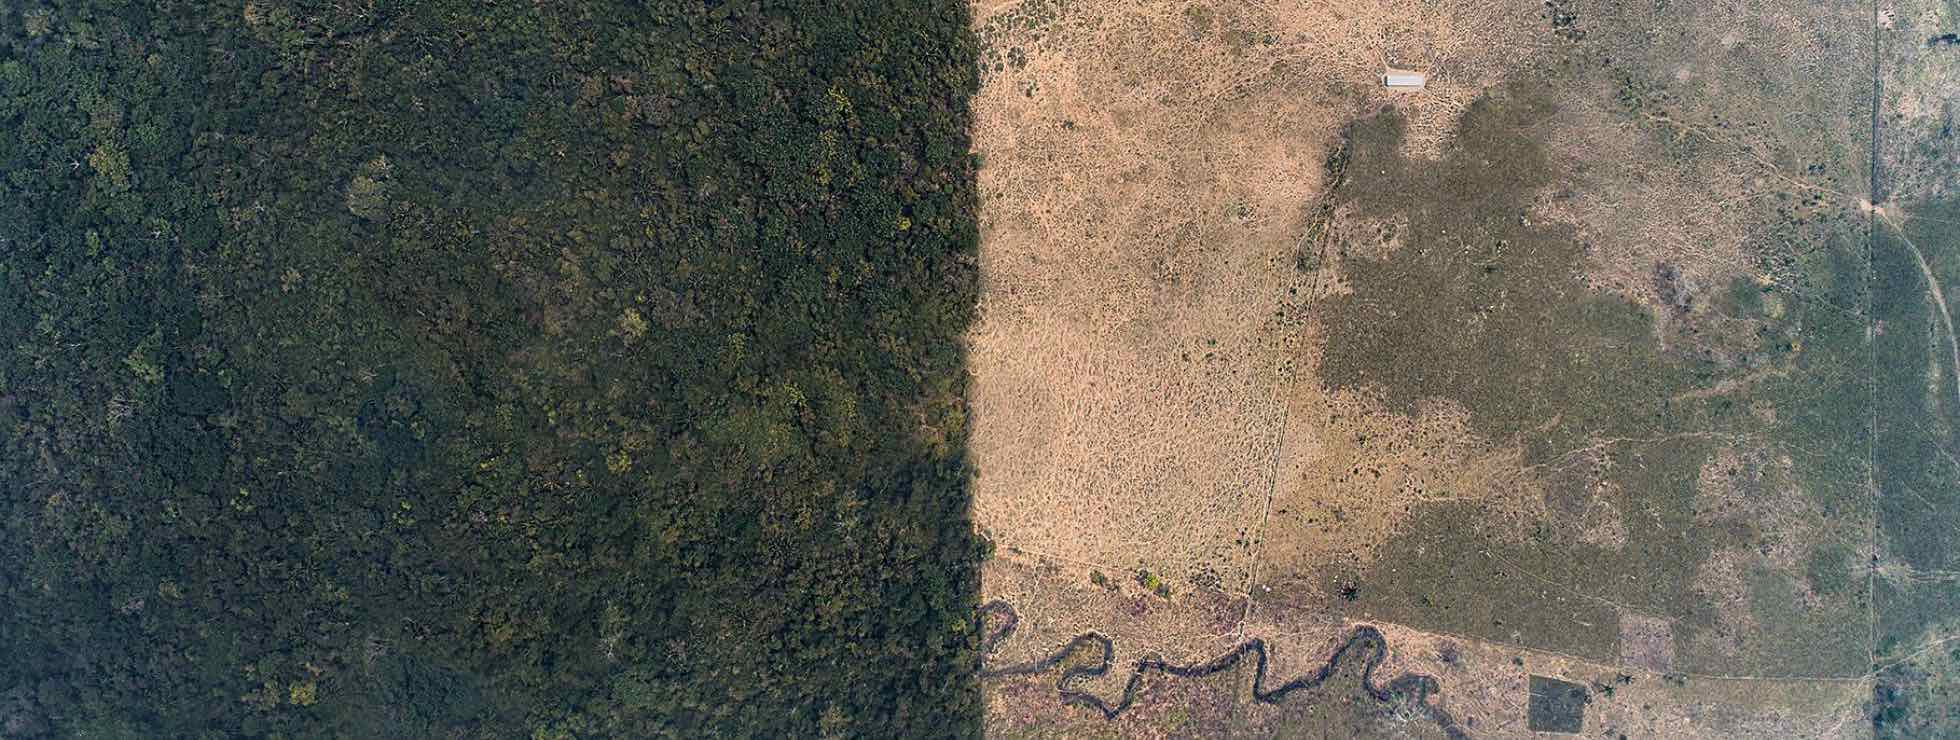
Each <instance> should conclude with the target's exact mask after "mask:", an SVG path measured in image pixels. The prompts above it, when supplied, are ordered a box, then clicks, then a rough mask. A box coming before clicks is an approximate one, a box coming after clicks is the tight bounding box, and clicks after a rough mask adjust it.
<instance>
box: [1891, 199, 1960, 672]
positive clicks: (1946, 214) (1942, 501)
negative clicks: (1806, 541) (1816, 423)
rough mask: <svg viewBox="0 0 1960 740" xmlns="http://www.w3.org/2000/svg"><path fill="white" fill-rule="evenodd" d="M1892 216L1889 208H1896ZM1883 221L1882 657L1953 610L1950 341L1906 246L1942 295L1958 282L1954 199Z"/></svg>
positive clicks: (1958, 494)
mask: <svg viewBox="0 0 1960 740" xmlns="http://www.w3.org/2000/svg"><path fill="white" fill-rule="evenodd" d="M1895 209H1896V207H1895ZM1897 210H1900V212H1899V213H1896V214H1894V215H1891V216H1889V217H1887V218H1882V219H1881V220H1880V221H1879V222H1878V223H1877V224H1876V227H1875V230H1874V239H1873V243H1872V296H1873V303H1872V313H1873V326H1874V337H1873V343H1874V345H1875V346H1874V353H1875V355H1876V363H1877V365H1876V367H1877V377H1876V382H1877V388H1876V390H1875V395H1876V399H1877V405H1876V408H1875V409H1874V416H1873V417H1872V421H1873V422H1874V425H1875V431H1876V432H1877V435H1878V436H1877V440H1876V445H1875V447H1874V450H1873V454H1874V456H1875V457H1874V463H1875V465H1876V468H1875V470H1874V471H1873V479H1874V483H1875V485H1876V486H1877V506H1878V515H1879V550H1878V554H1879V559H1880V565H1879V571H1878V572H1879V575H1880V578H1881V581H1880V584H1881V586H1882V588H1881V590H1880V598H1879V601H1878V609H1879V648H1880V652H1881V654H1883V653H1885V652H1887V649H1888V648H1896V647H1898V646H1901V645H1903V644H1905V643H1907V642H1909V641H1911V640H1913V639H1915V638H1917V637H1919V636H1920V635H1921V633H1922V632H1923V631H1924V630H1925V629H1926V628H1927V626H1928V625H1929V624H1932V623H1933V622H1935V621H1936V620H1938V619H1940V618H1941V617H1942V616H1944V615H1952V614H1956V613H1960V578H1956V577H1955V576H1954V575H1953V574H1954V573H1955V572H1956V571H1960V439H1956V434H1955V432H1956V429H1955V422H1956V413H1960V412H1957V411H1956V409H1955V408H1954V407H1953V405H1952V399H1953V398H1954V389H1953V385H1952V383H1953V380H1952V378H1953V377H1954V376H1953V369H1952V367H1951V365H1950V363H1951V360H1950V359H1949V358H1950V357H1951V355H1950V353H1949V352H1948V344H1947V342H1948V341H1949V337H1947V336H1945V332H1946V328H1945V326H1944V324H1943V322H1942V321H1940V320H1939V317H1938V315H1937V312H1938V310H1939V309H1938V307H1937V305H1936V304H1935V303H1934V302H1933V300H1932V294H1931V291H1930V290H1929V286H1928V285H1927V275H1926V272H1927V270H1922V268H1921V267H1920V265H1919V264H1918V261H1917V260H1916V259H1915V258H1914V256H1913V254H1912V252H1911V250H1910V249H1909V248H1908V247H1907V242H1908V241H1910V242H1911V243H1912V244H1913V245H1916V247H1917V248H1918V249H1919V250H1920V252H1921V254H1922V255H1923V257H1924V259H1925V261H1926V264H1927V267H1928V268H1929V269H1930V272H1931V273H1932V276H1933V278H1934V279H1935V280H1938V281H1940V282H1941V283H1942V284H1943V285H1944V287H1945V288H1947V289H1948V290H1947V291H1946V292H1947V294H1948V295H1951V294H1952V293H1953V291H1952V290H1951V289H1952V288H1953V287H1954V286H1956V285H1960V249H1956V248H1955V247H1956V245H1960V223H1956V222H1960V201H1947V202H1943V203H1928V204H1925V205H1921V206H1918V207H1914V208H1910V209H1897Z"/></svg>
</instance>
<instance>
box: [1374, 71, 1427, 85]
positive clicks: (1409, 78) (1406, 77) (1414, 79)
mask: <svg viewBox="0 0 1960 740" xmlns="http://www.w3.org/2000/svg"><path fill="white" fill-rule="evenodd" d="M1423 81H1424V80H1423V76H1422V73H1421V72H1402V71H1395V72H1384V73H1383V74H1382V84H1383V85H1386V86H1388V87H1405V88H1420V87H1422V85H1423Z"/></svg>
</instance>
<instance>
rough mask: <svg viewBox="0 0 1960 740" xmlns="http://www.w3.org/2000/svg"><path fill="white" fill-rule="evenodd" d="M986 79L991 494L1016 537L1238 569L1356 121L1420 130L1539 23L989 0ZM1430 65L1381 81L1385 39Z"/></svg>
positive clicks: (977, 433)
mask: <svg viewBox="0 0 1960 740" xmlns="http://www.w3.org/2000/svg"><path fill="white" fill-rule="evenodd" d="M976 12H977V14H978V17H977V18H976V21H977V23H978V25H979V30H980V33H981V36H982V40H983V43H985V44H986V46H987V48H988V49H989V50H990V55H991V57H992V58H994V59H995V60H997V67H998V68H997V69H994V70H992V71H990V72H989V73H988V75H987V77H986V82H985V85H984V86H983V89H982V91H981V94H980V96H979V98H978V99H977V100H976V101H975V112H976V122H975V147H976V150H977V152H978V154H979V155H980V156H981V158H982V162H983V167H982V169H981V182H980V185H981V192H982V214H981V217H982V245H983V246H982V250H981V260H982V274H983V275H984V281H985V289H984V295H983V297H982V306H981V309H982V319H981V321H980V323H979V326H978V328H977V329H976V330H975V331H974V333H973V335H972V342H971V347H972V351H971V362H970V365H971V369H972V372H973V375H974V384H973V390H972V401H973V408H974V425H975V426H974V436H973V453H974V457H975V461H976V463H977V464H978V467H979V468H980V470H981V476H980V478H979V480H978V482H977V483H976V486H975V494H974V496H975V503H974V510H975V516H976V518H977V519H978V521H979V523H980V525H981V527H982V528H983V529H984V530H985V531H986V532H987V534H988V535H989V536H991V537H993V538H994V539H995V540H996V542H998V543H1000V544H1002V545H1005V546H1010V547H1015V548H1020V549H1022V550H1024V551H1029V552H1041V553H1047V554H1050V555H1053V556H1056V557H1058V558H1065V559H1068V560H1071V561H1076V562H1084V563H1095V564H1099V565H1101V566H1103V567H1107V568H1110V569H1112V570H1125V571H1127V570H1133V569H1136V568H1146V569H1149V570H1151V571H1153V572H1159V573H1164V574H1167V575H1168V576H1170V577H1171V578H1172V579H1173V580H1174V581H1176V582H1179V583H1185V582H1190V581H1192V580H1195V581H1196V582H1200V583H1204V582H1211V583H1217V584H1221V585H1223V586H1225V587H1226V588H1228V589H1233V590H1242V589H1244V588H1245V584H1246V583H1247V582H1248V579H1249V578H1250V577H1251V575H1250V571H1251V568H1250V563H1249V559H1248V558H1249V547H1250V544H1251V541H1252V540H1253V539H1254V538H1256V537H1257V536H1258V535H1257V530H1258V528H1259V524H1260V522H1261V521H1262V520H1263V518H1264V516H1265V511H1266V509H1267V505H1268V497H1269V495H1270V493H1271V491H1272V489H1273V475H1274V473H1273V471H1274V455H1275V452H1276V448H1277V446H1278V445H1279V444H1281V442H1280V440H1281V436H1282V434H1281V432H1282V430H1283V428H1284V427H1285V425H1286V424H1287V422H1286V420H1285V418H1286V409H1285V403H1286V401H1285V398H1286V395H1285V394H1286V392H1287V391H1286V389H1287V388H1289V387H1292V386H1294V385H1296V383H1295V382H1294V377H1293V376H1294V375H1295V374H1297V373H1298V372H1300V371H1301V368H1298V367H1296V366H1295V365H1296V362H1295V357H1294V354H1295V351H1296V350H1297V348H1298V345H1299V343H1300V340H1301V335H1300V331H1299V325H1300V324H1299V321H1298V318H1297V317H1298V314H1299V310H1298V307H1299V306H1300V305H1301V304H1302V303H1303V302H1304V301H1306V300H1308V298H1309V296H1310V294H1311V293H1312V292H1313V291H1314V290H1315V289H1316V285H1315V284H1314V281H1312V280H1311V279H1310V278H1311V277H1312V275H1310V274H1307V273H1304V272H1302V271H1300V270H1298V269H1295V262H1296V256H1297V254H1298V250H1299V249H1300V247H1301V245H1300V239H1301V232H1302V230H1303V227H1304V226H1305V224H1306V222H1307V219H1308V218H1309V216H1310V215H1311V212H1312V208H1313V205H1314V203H1315V201H1316V199H1317V198H1318V197H1319V196H1320V195H1321V194H1322V193H1323V192H1324V190H1325V188H1326V183H1324V182H1322V179H1323V176H1324V173H1325V162H1326V159H1327V157H1328V155H1329V154H1330V152H1331V147H1332V146H1333V145H1334V143H1335V142H1336V140H1337V138H1338V134H1339V131H1340V128H1341V126H1342V125H1343V124H1344V123H1345V122H1346V121H1348V120H1350V119H1351V118H1353V117H1355V116H1356V115H1358V114H1360V113H1363V112H1365V111H1368V110H1371V109H1374V108H1376V107H1379V106H1382V105H1387V104H1391V103H1393V104H1396V105H1400V106H1403V107H1404V108H1405V109H1406V111H1407V114H1408V115H1409V116H1410V118H1411V121H1412V131H1413V134H1412V136H1411V137H1410V141H1409V148H1410V151H1411V152H1412V153H1413V154H1416V155H1419V156H1422V155H1433V154H1434V152H1435V151H1436V149H1437V148H1438V147H1439V146H1440V144H1441V140H1442V139H1443V137H1444V136H1445V135H1446V134H1447V132H1448V129H1449V126H1450V124H1451V122H1452V121H1453V120H1454V119H1455V117H1456V116H1457V115H1458V114H1459V112H1460V111H1461V110H1462V108H1463V107H1464V106H1466V105H1467V104H1468V102H1469V101H1470V100H1471V99H1473V98H1474V97H1475V96H1476V95H1477V94H1478V93H1479V92H1481V91H1482V90H1483V89H1484V88H1485V87H1487V86H1489V85H1491V84H1494V83H1495V82H1496V81H1497V80H1498V79H1499V78H1500V77H1501V76H1502V74H1503V72H1504V70H1505V65H1506V64H1508V63H1510V62H1511V61H1513V60H1515V59H1516V58H1518V56H1519V50H1520V49H1524V48H1526V47H1527V46H1528V45H1529V44H1531V43H1535V42H1533V41H1531V39H1532V36H1531V35H1530V33H1529V28H1528V26H1529V25H1530V24H1531V23H1533V22H1534V20H1535V13H1536V12H1537V6H1536V5H1534V4H1532V3H1529V2H1516V1H1512V2H1500V3H1471V2H1443V3H1435V4H1424V5H1423V6H1420V8H1416V7H1402V6H1392V5H1390V4H1386V3H1342V4H1338V5H1336V4H1306V5H1300V4H1293V3H1220V4H1216V5H1211V4H1204V3H1135V2H1070V3H1051V2H1047V0H1030V1H1029V2H1026V3H1016V4H1004V5H986V6H982V7H980V8H978V9H977V11H976ZM1384 59H1387V60H1390V61H1392V62H1393V63H1395V64H1398V65H1405V66H1416V67H1422V68H1425V69H1427V70H1429V72H1430V74H1431V85H1430V87H1429V90H1428V92H1427V93H1426V94H1424V95H1422V96H1420V97H1409V96H1399V95H1393V94H1390V93H1387V92H1385V91H1382V90H1381V89H1380V86H1379V84H1378V81H1377V80H1376V75H1378V74H1379V73H1380V71H1381V67H1382V64H1383V60H1384Z"/></svg>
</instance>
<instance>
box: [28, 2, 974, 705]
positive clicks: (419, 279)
mask: <svg viewBox="0 0 1960 740" xmlns="http://www.w3.org/2000/svg"><path fill="white" fill-rule="evenodd" d="M965 14H966V11H965V8H964V4H963V3H961V2H958V0H875V1H874V0H848V1H845V2H818V1H817V0H749V1H746V2H741V1H737V2H712V1H709V0H641V1H633V0H536V1H535V2H485V1H483V0H415V1H409V0H337V1H335V2H325V1H322V0H217V1H216V2H205V1H203V0H195V1H194V0H143V1H138V0H13V1H12V2H8V3H6V4H4V5H0V175H4V177H0V255H4V259H0V352H4V354H3V355H0V482H4V486H3V487H0V604H3V605H4V608H0V736H6V737H39V736H88V737H231V736H239V735H250V736H286V737H317V736H348V737H519V736H531V737H536V738H556V737H593V736H641V737H644V736H663V735H667V736H671V735H688V736H698V735H704V734H712V735H765V736H812V735H823V736H836V735H846V734H848V735H875V736H908V737H916V736H942V735H971V734H975V733H977V731H978V724H977V723H978V716H979V702H978V693H977V687H976V685H975V684H974V682H973V679H972V673H973V671H974V669H975V667H976V664H977V656H976V648H977V639H976V637H977V636H976V635H975V632H976V631H977V630H976V624H975V621H974V616H973V608H974V604H973V601H974V599H975V596H976V593H975V592H976V587H977V575H976V574H977V562H978V560H979V558H980V557H981V555H982V554H983V549H984V545H983V544H982V543H981V542H979V541H978V540H977V538H976V537H975V536H974V535H973V533H972V528H971V526H970V525H969V523H968V522H967V520H966V495H967V494H966V491H967V479H968V477H969V476H970V470H969V467H968V464H967V462H966V461H965V460H964V459H963V454H964V452H963V450H964V435H965V429H966V426H967V424H966V417H965V413H966V412H965V408H964V406H963V401H962V394H963V384H964V382H965V380H964V378H965V376H964V370H963V363H962V358H961V356H960V354H961V350H960V342H959V341H958V338H959V336H960V334H961V333H962V332H963V331H964V329H965V327H966V326H967V324H968V322H969V321H970V320H971V319H972V317H973V310H974V309H973V305H974V294H975V290H976V285H975V279H976V278H975V274H976V273H975V266H974V246H975V240H976V236H975V233H976V232H975V225H974V221H973V208H974V197H975V196H974V192H973V184H972V179H973V166H974V165H973V162H972V161H971V156H970V155H969V154H968V146H967V139H966V136H967V134H966V126H967V119H968V111H967V108H966V105H967V100H968V98H969V96H970V95H971V94H972V92H973V91H974V88H975V86H976V84H977V79H976V68H975V63H974V60H973V57H974V52H973V48H972V41H971V40H970V38H969V34H968V30H967V18H966V15H965Z"/></svg>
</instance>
